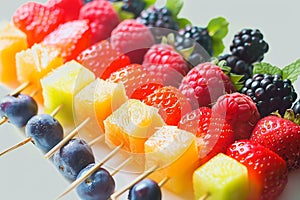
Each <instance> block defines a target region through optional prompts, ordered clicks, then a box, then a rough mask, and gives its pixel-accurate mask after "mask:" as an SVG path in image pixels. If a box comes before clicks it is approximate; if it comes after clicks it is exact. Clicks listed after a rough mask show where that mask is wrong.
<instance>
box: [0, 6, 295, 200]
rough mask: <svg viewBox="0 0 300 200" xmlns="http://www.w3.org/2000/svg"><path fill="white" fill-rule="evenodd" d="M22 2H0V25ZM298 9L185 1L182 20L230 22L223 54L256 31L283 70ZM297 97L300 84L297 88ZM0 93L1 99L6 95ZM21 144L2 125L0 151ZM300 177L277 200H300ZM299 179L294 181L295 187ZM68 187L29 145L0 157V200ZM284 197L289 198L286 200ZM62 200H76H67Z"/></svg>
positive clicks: (50, 194) (45, 199) (45, 196)
mask: <svg viewBox="0 0 300 200" xmlns="http://www.w3.org/2000/svg"><path fill="white" fill-rule="evenodd" d="M24 2H26V1H25V0H0V20H4V19H5V20H10V17H11V15H12V13H13V12H14V10H15V9H16V8H17V7H18V6H19V5H21V4H22V3H24ZM299 6H300V4H299V3H298V1H296V0H286V1H268V0H264V1H262V0H252V1H239V0H227V1H222V0H219V1H200V0H187V1H185V5H184V8H183V11H182V14H181V15H182V16H184V17H187V18H189V19H190V20H191V21H192V22H193V23H194V24H195V25H199V26H205V25H206V24H207V23H208V21H209V20H210V19H211V18H213V17H217V16H224V17H225V18H227V20H228V21H229V22H230V26H229V29H230V31H229V33H228V36H227V37H226V38H225V44H226V49H225V52H228V51H229V44H230V42H231V40H232V38H233V35H234V34H235V33H236V32H238V31H239V30H240V29H242V28H245V27H249V28H258V29H260V30H261V32H262V33H263V34H264V35H265V40H266V41H267V42H268V43H269V45H270V50H269V52H268V53H267V54H266V56H265V61H266V62H270V63H271V64H273V65H277V66H279V67H283V66H285V65H287V64H289V63H291V62H293V61H295V60H296V59H298V58H300V51H299V47H300V37H299V34H300V23H299V19H300V12H299ZM296 88H297V91H300V80H298V81H297V82H296ZM5 93H6V91H5V88H3V87H2V88H1V91H0V95H3V94H5ZM21 139H23V136H22V135H21V132H20V131H18V130H17V129H15V128H13V127H12V126H11V125H9V124H6V125H3V126H2V127H0V150H2V149H5V148H7V147H8V146H11V145H13V144H15V143H17V142H19V141H21ZM299 174H300V173H298V174H294V175H293V176H291V177H290V181H289V187H288V189H287V191H286V193H285V196H284V197H283V198H282V199H285V200H296V199H299V196H300V192H299V189H296V188H294V187H293V186H294V185H297V188H298V187H299V184H300V182H299V180H300V175H299ZM296 179H298V181H296ZM67 185H68V183H67V182H66V181H65V180H64V179H63V178H62V177H61V175H60V174H58V173H57V172H56V170H55V169H54V168H53V167H52V164H51V163H49V162H47V161H45V160H44V159H43V158H42V155H41V154H40V152H39V151H37V150H36V148H34V147H33V145H31V144H29V145H26V146H25V147H23V148H21V149H19V150H16V151H14V152H12V153H10V154H8V155H6V156H3V157H0V199H1V200H2V199H5V200H20V199H23V200H52V199H55V197H56V196H57V195H58V194H60V192H62V191H63V189H64V188H66V187H67ZM286 195H288V197H287V196H286ZM65 199H76V197H75V196H72V194H71V195H69V196H67V197H66V198H65Z"/></svg>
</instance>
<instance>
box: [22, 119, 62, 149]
mask: <svg viewBox="0 0 300 200" xmlns="http://www.w3.org/2000/svg"><path fill="white" fill-rule="evenodd" d="M25 133H26V135H27V136H28V137H31V138H32V140H33V142H34V144H35V145H36V146H37V147H38V148H39V149H41V150H42V151H43V152H48V151H49V150H50V149H52V148H53V147H54V146H55V145H57V144H58V143H59V142H60V141H61V140H62V139H63V137H64V131H63V127H62V125H61V124H60V123H59V122H58V121H57V120H56V119H54V118H53V117H52V116H51V115H48V114H39V115H35V116H33V117H32V118H31V119H30V120H29V121H28V123H27V124H26V127H25Z"/></svg>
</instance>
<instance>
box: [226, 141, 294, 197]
mask: <svg viewBox="0 0 300 200" xmlns="http://www.w3.org/2000/svg"><path fill="white" fill-rule="evenodd" d="M227 155H228V156H230V157H232V158H234V159H236V160H237V161H239V162H240V163H242V164H244V165H245V166H246V167H247V169H248V177H249V182H250V194H251V197H250V199H251V200H258V199H260V200H274V199H277V198H278V196H279V195H280V194H281V193H282V191H283V190H284V188H285V186H286V184H287V181H288V170H287V166H286V162H285V161H284V160H283V159H282V158H281V157H280V156H279V155H277V154H276V153H274V152H273V151H271V150H269V149H268V148H265V147H264V146H262V145H260V144H257V143H255V142H253V141H250V140H240V141H237V142H235V143H233V144H232V145H230V146H229V148H228V149H227Z"/></svg>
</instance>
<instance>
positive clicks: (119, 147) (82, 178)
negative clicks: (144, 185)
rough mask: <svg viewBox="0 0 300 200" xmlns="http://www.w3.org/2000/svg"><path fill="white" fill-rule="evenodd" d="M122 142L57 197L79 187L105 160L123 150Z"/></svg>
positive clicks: (125, 162)
mask: <svg viewBox="0 0 300 200" xmlns="http://www.w3.org/2000/svg"><path fill="white" fill-rule="evenodd" d="M121 147H122V144H121V145H119V146H117V147H115V148H114V149H113V150H112V151H111V152H110V153H109V154H108V155H106V156H105V158H103V159H102V160H101V161H100V162H99V163H97V164H95V165H94V166H93V167H91V169H89V170H88V171H87V172H85V173H84V175H83V176H81V177H79V178H77V179H76V180H75V181H74V182H72V184H71V185H70V186H69V187H68V188H67V189H66V191H65V192H63V193H62V194H61V195H60V196H59V197H58V198H57V199H60V198H62V197H63V196H65V195H66V194H67V193H69V192H70V191H71V190H73V189H74V188H75V187H77V186H78V185H79V184H81V183H82V182H83V181H84V180H86V179H87V178H88V177H89V176H90V175H92V174H93V173H94V172H96V171H97V170H98V169H99V168H100V167H101V166H102V165H103V164H105V162H107V161H108V160H109V159H111V158H112V157H113V156H114V155H115V154H116V153H117V152H119V151H120V150H121ZM131 159H132V158H131V157H129V158H128V159H127V160H125V161H124V162H123V163H122V164H121V165H120V166H119V167H122V166H124V165H126V164H127V163H128V162H129V161H131ZM119 170H120V168H118V169H116V170H115V172H113V173H112V175H114V174H116V173H117V172H118V171H119Z"/></svg>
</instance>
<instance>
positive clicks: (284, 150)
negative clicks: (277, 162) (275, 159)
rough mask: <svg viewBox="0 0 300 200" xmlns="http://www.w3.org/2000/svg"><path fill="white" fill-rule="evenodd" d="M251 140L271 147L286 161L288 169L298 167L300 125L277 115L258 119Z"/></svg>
mask: <svg viewBox="0 0 300 200" xmlns="http://www.w3.org/2000/svg"><path fill="white" fill-rule="evenodd" d="M250 139H251V140H253V141H255V142H257V143H259V144H261V145H263V146H265V147H267V148H269V149H271V150H272V151H274V152H275V153H277V154H278V155H280V156H281V157H282V158H283V159H284V160H285V161H286V162H287V166H288V169H289V170H295V169H298V168H299V167H300V126H298V125H297V124H295V123H294V122H292V121H290V120H288V119H284V118H281V117H279V116H267V117H264V118H262V119H261V120H259V121H258V122H257V124H256V126H255V128H254V129H253V132H252V135H251V138H250Z"/></svg>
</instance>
